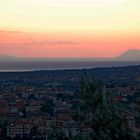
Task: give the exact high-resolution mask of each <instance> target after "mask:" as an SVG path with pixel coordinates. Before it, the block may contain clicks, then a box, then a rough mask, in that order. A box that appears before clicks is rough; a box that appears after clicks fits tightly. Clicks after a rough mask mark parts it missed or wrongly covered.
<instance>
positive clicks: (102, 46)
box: [0, 0, 140, 58]
mask: <svg viewBox="0 0 140 140" xmlns="http://www.w3.org/2000/svg"><path fill="white" fill-rule="evenodd" d="M0 19H1V20H0V54H5V55H12V56H19V57H90V58H91V57H114V56H117V55H119V54H121V53H122V52H125V51H126V50H128V49H140V1H139V0H133V1H132V0H98V1H97V0H81V1H80V0H77V1H76V2H75V0H71V1H69V0H48V1H46V0H12V1H11V0H4V1H0Z"/></svg>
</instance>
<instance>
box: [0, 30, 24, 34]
mask: <svg viewBox="0 0 140 140" xmlns="http://www.w3.org/2000/svg"><path fill="white" fill-rule="evenodd" d="M0 33H11V34H19V33H22V32H20V31H6V30H0Z"/></svg>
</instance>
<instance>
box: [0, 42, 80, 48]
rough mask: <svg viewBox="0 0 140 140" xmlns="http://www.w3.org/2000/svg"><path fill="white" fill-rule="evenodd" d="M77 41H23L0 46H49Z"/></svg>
mask: <svg viewBox="0 0 140 140" xmlns="http://www.w3.org/2000/svg"><path fill="white" fill-rule="evenodd" d="M77 44H78V43H77V42H73V41H30V42H23V43H0V47H8V48H12V47H17V48H19V47H23V46H49V45H77Z"/></svg>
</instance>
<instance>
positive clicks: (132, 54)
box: [115, 49, 140, 61]
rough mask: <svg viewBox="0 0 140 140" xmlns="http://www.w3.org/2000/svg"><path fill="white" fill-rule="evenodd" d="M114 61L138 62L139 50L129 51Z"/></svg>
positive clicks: (139, 58) (139, 59) (139, 57)
mask: <svg viewBox="0 0 140 140" xmlns="http://www.w3.org/2000/svg"><path fill="white" fill-rule="evenodd" d="M115 59H116V60H120V61H140V50H137V49H130V50H128V51H126V52H125V53H123V54H121V55H120V56H118V57H117V58H115Z"/></svg>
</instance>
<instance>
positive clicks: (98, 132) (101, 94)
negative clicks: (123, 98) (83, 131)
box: [77, 77, 135, 140]
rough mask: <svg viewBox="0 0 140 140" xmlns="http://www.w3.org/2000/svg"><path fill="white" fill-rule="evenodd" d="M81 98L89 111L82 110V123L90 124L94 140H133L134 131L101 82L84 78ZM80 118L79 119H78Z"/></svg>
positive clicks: (80, 93)
mask: <svg viewBox="0 0 140 140" xmlns="http://www.w3.org/2000/svg"><path fill="white" fill-rule="evenodd" d="M79 96H80V98H81V99H82V100H83V101H84V102H85V105H86V106H87V110H86V111H83V110H81V114H80V115H81V116H80V115H79V116H80V117H81V118H83V119H79V121H81V120H82V121H81V123H83V124H84V125H85V124H88V125H90V127H91V128H92V130H93V132H92V134H91V136H90V138H91V139H94V140H133V139H135V138H134V136H133V133H132V131H131V130H130V128H129V127H128V125H127V122H126V120H125V118H124V117H123V116H122V115H121V114H120V113H119V110H118V106H117V103H116V102H115V101H114V98H113V96H112V95H111V93H110V92H108V91H107V90H106V89H105V88H104V86H103V84H102V83H101V82H100V81H97V80H95V79H94V78H87V77H82V79H81V87H80V90H79ZM77 118H78V117H77Z"/></svg>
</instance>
